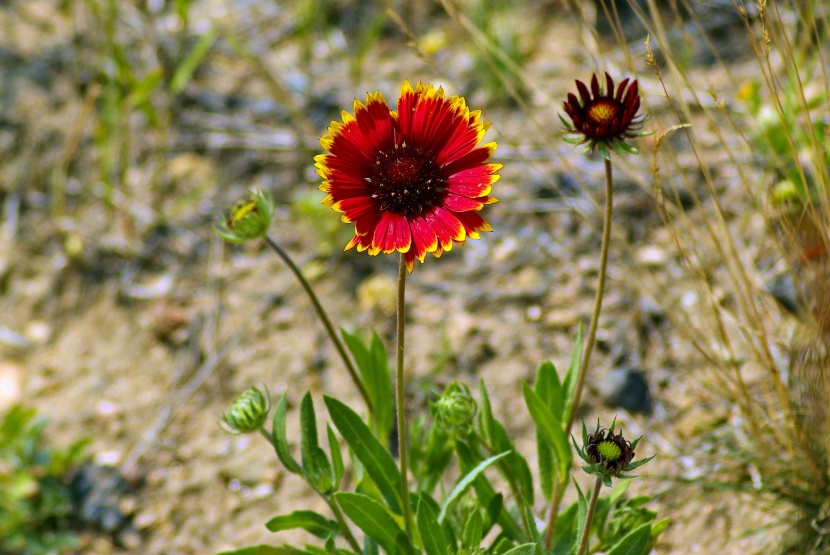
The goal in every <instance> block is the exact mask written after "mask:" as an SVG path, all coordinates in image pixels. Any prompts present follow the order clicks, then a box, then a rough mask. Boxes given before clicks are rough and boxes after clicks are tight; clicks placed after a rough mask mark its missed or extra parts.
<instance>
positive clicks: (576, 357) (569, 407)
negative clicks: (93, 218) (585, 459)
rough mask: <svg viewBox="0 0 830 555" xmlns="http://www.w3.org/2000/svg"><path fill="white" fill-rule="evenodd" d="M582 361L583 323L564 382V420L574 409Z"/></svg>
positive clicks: (562, 419)
mask: <svg viewBox="0 0 830 555" xmlns="http://www.w3.org/2000/svg"><path fill="white" fill-rule="evenodd" d="M581 363H582V323H580V324H579V330H578V331H577V332H576V341H574V350H573V353H571V363H570V364H569V365H568V371H567V373H565V380H564V381H563V382H562V393H563V395H564V397H565V410H564V413H563V414H562V416H561V421H562V422H567V421H568V420H570V417H571V412H572V411H573V410H574V407H573V402H574V392H575V391H576V382H577V379H578V375H579V365H580V364H581Z"/></svg>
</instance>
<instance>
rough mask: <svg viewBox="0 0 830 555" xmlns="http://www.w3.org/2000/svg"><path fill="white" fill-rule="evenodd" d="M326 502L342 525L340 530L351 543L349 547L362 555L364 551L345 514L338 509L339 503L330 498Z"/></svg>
mask: <svg viewBox="0 0 830 555" xmlns="http://www.w3.org/2000/svg"><path fill="white" fill-rule="evenodd" d="M326 502H327V503H328V504H329V507H331V512H333V513H334V518H336V519H337V522H338V524H340V530H341V531H342V532H343V537H344V538H346V541H347V542H349V547H351V548H352V551H354V552H355V553H362V552H363V550H362V549H361V548H360V544H359V543H357V540H356V539H355V537H354V535H353V534H352V531H351V530H350V529H349V525H348V524H347V523H346V519H345V518H343V513H342V512H341V511H340V507H338V506H337V503H335V502H334V501H332V500H331V499H330V498H329V499H326Z"/></svg>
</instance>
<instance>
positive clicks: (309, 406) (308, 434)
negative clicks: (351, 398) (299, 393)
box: [300, 392, 320, 474]
mask: <svg viewBox="0 0 830 555" xmlns="http://www.w3.org/2000/svg"><path fill="white" fill-rule="evenodd" d="M319 448H320V446H319V445H318V443H317V417H316V415H315V414H314V403H313V401H312V400H311V392H306V394H305V395H304V396H303V400H302V401H301V402H300V454H301V456H302V462H303V466H304V467H305V469H306V470H307V471H308V472H310V473H312V474H313V472H312V470H313V469H314V466H315V465H314V455H315V452H316V451H317V449H319Z"/></svg>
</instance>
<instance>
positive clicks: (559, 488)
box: [545, 476, 565, 551]
mask: <svg viewBox="0 0 830 555" xmlns="http://www.w3.org/2000/svg"><path fill="white" fill-rule="evenodd" d="M563 485H564V482H563V480H560V479H559V476H557V477H556V480H555V481H554V483H553V496H552V497H551V500H550V512H549V513H548V526H547V528H546V529H545V550H546V551H550V549H551V547H553V533H554V532H555V531H556V517H557V516H559V504H560V503H561V502H562V493H563V491H564V489H565V488H564V487H563Z"/></svg>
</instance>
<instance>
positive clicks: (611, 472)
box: [574, 420, 654, 487]
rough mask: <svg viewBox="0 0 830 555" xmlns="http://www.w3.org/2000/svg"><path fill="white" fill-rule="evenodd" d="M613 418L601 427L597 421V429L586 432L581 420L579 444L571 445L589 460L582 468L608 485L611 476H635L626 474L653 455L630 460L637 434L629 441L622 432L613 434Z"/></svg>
mask: <svg viewBox="0 0 830 555" xmlns="http://www.w3.org/2000/svg"><path fill="white" fill-rule="evenodd" d="M615 424H616V420H615V421H614V422H612V423H611V427H610V428H602V427H600V425H599V422H597V429H596V431H595V432H594V433H593V434H588V430H587V429H586V428H585V423H584V422H583V423H582V448H580V447H579V446H578V445H576V442H575V441H574V447H576V451H577V452H578V453H579V456H580V457H582V459H583V460H584V461H585V462H587V463H590V464H588V465H587V466H583V467H582V470H584V471H585V472H587V473H588V474H593V475H595V476H598V477H600V478H602V481H603V483H604V484H605V485H606V486H608V487H611V478H636V476H633V475H631V474H626V473H627V472H630V471H632V470H634V469H635V468H639V467H641V466H643V465H644V464H646V463H647V462H648V461H650V460H651V459H653V458H654V456H653V455H652V456H651V457H646V458H645V459H640V460H639V461H634V462H632V461H633V460H634V449H635V448H636V447H637V444H638V443H639V442H640V439H641V437H642V436H641V437H638V438H637V439H635V440H634V441H633V442H632V441H628V440H626V439H625V438H624V437H623V435H622V432H618V433H617V434H614V426H615Z"/></svg>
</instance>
